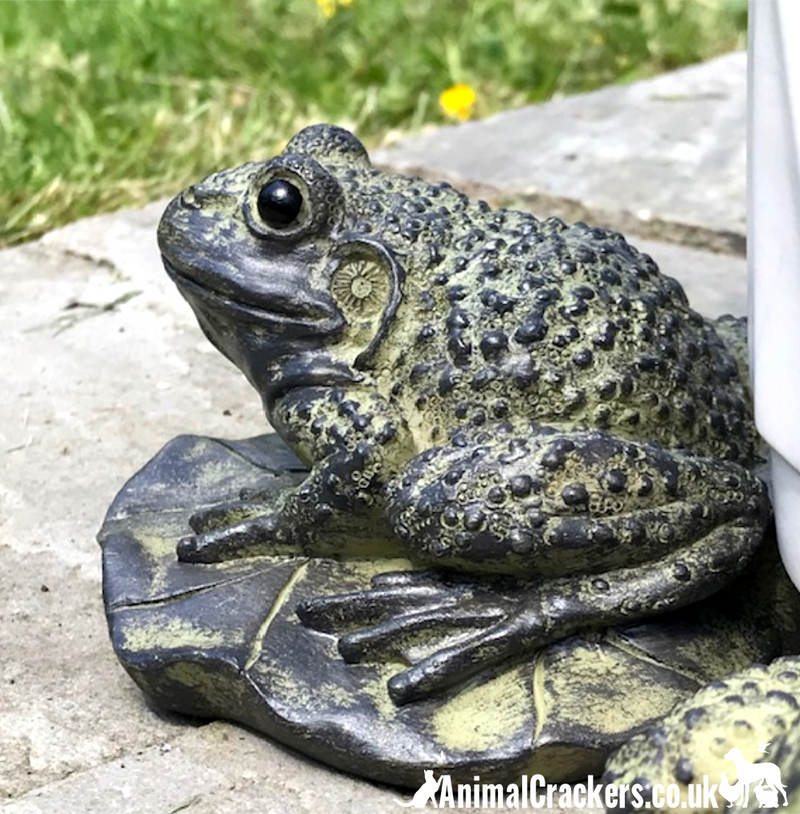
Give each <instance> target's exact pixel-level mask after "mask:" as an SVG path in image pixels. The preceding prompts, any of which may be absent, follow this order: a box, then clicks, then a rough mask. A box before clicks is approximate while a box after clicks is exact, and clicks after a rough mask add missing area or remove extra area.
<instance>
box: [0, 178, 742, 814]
mask: <svg viewBox="0 0 800 814" xmlns="http://www.w3.org/2000/svg"><path fill="white" fill-rule="evenodd" d="M687 189H688V185H685V184H684V185H681V191H682V192H685V191H686V190H687ZM689 194H690V196H691V190H689ZM675 195H676V196H677V195H678V192H675ZM163 205H164V202H158V203H155V204H152V205H151V206H149V207H146V208H145V209H143V210H140V211H135V212H134V211H127V212H121V213H117V214H115V215H107V216H100V217H97V218H91V219H87V220H84V221H80V222H78V223H75V224H72V225H71V226H69V227H66V228H64V229H61V230H59V231H56V232H53V233H51V234H50V235H48V236H46V237H45V238H43V239H42V240H40V241H37V242H35V243H30V244H27V245H24V246H20V247H17V248H13V249H8V250H5V251H2V252H0V326H2V327H1V328H0V331H1V332H2V342H0V381H3V382H4V384H5V388H4V391H5V396H4V398H3V399H2V400H0V549H1V550H2V556H3V559H4V568H3V569H0V652H2V653H3V658H2V660H1V661H0V800H5V801H6V802H7V804H6V806H5V808H3V809H2V811H3V812H8V814H30V813H31V812H51V811H53V812H55V811H56V810H57V811H58V812H59V814H92V813H93V812H95V811H97V812H100V811H103V812H117V811H119V812H126V814H127V813H128V812H129V813H130V814H138V812H140V811H141V812H145V811H146V812H148V814H161V813H162V812H163V814H168V813H169V812H175V811H178V810H188V811H191V812H219V811H229V810H230V811H233V810H235V811H239V812H249V811H252V812H256V811H259V812H262V811H270V812H277V813H278V814H282V812H291V814H294V812H312V811H323V810H324V811H330V812H337V811H343V812H344V811H348V812H349V811H354V812H358V811H364V812H380V811H396V810H397V808H396V806H395V804H394V802H393V801H392V798H393V797H394V796H398V792H396V791H392V790H388V789H385V788H380V787H377V786H374V785H372V784H370V783H367V782H364V781H361V780H357V779H354V778H350V777H347V776H344V775H341V774H339V773H336V772H332V771H330V770H328V769H326V768H324V767H321V766H319V765H317V764H315V763H313V762H312V761H309V760H306V759H305V758H303V757H301V756H299V755H296V754H294V753H292V752H290V751H289V750H286V749H284V748H283V747H281V746H279V745H276V744H272V743H270V742H268V741H266V740H265V739H263V738H261V737H258V736H256V735H253V734H251V733H248V732H246V731H245V730H243V729H240V728H237V727H235V726H232V725H229V724H224V723H214V724H210V725H204V726H198V725H197V722H192V721H188V720H186V719H183V718H180V717H178V716H169V715H164V714H161V713H158V712H157V711H154V710H152V709H149V708H148V706H147V704H146V703H145V701H144V699H143V698H142V696H141V694H140V693H139V691H138V690H137V689H136V687H135V686H134V685H133V683H132V682H131V681H130V679H129V678H128V677H127V676H126V675H125V673H124V671H123V670H122V669H121V667H119V665H118V664H117V662H116V659H115V657H114V655H113V652H112V650H111V646H110V644H109V642H108V639H107V634H106V629H105V622H104V618H103V608H102V601H101V596H100V590H101V585H100V555H99V554H100V553H99V549H98V546H97V544H96V542H95V539H94V538H95V534H96V532H97V530H98V528H99V526H100V523H101V521H102V518H103V514H104V512H105V510H106V507H107V506H108V504H109V503H110V501H111V499H112V498H113V496H114V494H115V493H116V492H117V491H118V489H119V488H120V486H121V485H122V484H123V482H124V481H125V480H126V479H127V478H128V477H129V476H130V475H132V474H133V473H134V472H135V471H136V470H137V469H138V468H139V467H141V466H142V465H143V464H144V463H145V462H146V461H147V460H148V459H149V458H150V457H152V455H154V454H155V452H157V451H158V450H159V449H160V448H161V447H162V446H163V445H164V443H166V442H167V441H168V440H169V439H171V438H173V437H174V436H176V435H179V434H181V433H196V434H204V435H218V436H222V437H229V438H242V437H247V436H250V435H256V434H258V433H260V432H263V430H264V421H263V417H262V415H261V407H260V403H259V399H258V397H257V396H256V394H255V393H254V392H253V391H252V390H251V388H250V386H249V385H248V384H247V383H246V382H245V380H244V378H243V377H242V376H241V374H240V373H239V372H238V371H237V370H236V369H235V368H233V366H231V365H230V364H229V363H228V362H226V361H225V360H224V359H223V358H222V357H221V356H220V355H219V354H218V353H217V352H216V351H214V350H213V349H212V348H211V346H210V344H209V343H208V342H207V340H206V339H205V338H204V337H203V336H202V334H201V333H200V330H199V328H198V327H197V325H196V322H195V320H194V317H193V315H192V313H191V311H190V309H189V307H188V306H187V305H186V303H185V302H184V301H183V300H182V298H181V297H180V296H179V295H178V293H177V291H176V290H175V289H174V287H173V285H172V283H171V282H170V281H169V280H168V279H167V277H166V275H165V274H164V272H163V271H162V268H161V264H160V261H159V258H158V252H157V248H156V245H155V227H156V223H157V220H158V217H159V215H160V213H161V211H162V209H163ZM539 213H540V214H547V212H546V210H541V211H540V212H539ZM629 239H630V240H631V242H633V243H634V244H635V245H638V246H639V247H640V248H642V249H643V250H644V251H647V252H648V253H650V254H651V255H652V256H653V257H654V258H655V259H656V260H657V261H658V262H659V264H660V265H661V266H662V268H663V270H664V271H666V272H667V273H670V274H673V275H674V276H676V277H678V278H679V279H680V280H681V281H682V282H683V283H684V284H685V286H686V288H687V290H688V291H689V294H690V300H691V301H692V304H693V305H694V306H695V307H696V308H697V309H698V310H700V311H703V312H705V313H707V314H709V315H716V314H720V313H724V312H732V313H741V312H743V311H744V308H745V269H744V261H743V260H742V259H741V258H740V257H736V256H731V255H726V254H712V253H709V252H707V251H699V250H697V249H692V248H687V247H685V246H679V245H672V244H668V243H663V242H656V241H652V240H649V239H638V238H635V237H634V236H632V235H629ZM400 796H401V797H402V798H403V799H406V800H407V799H408V796H407V795H400Z"/></svg>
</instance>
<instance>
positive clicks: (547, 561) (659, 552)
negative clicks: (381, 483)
mask: <svg viewBox="0 0 800 814" xmlns="http://www.w3.org/2000/svg"><path fill="white" fill-rule="evenodd" d="M387 492H388V495H389V498H388V515H389V518H390V523H391V525H392V527H393V529H394V531H395V533H396V534H397V535H398V536H399V537H401V539H403V540H404V542H405V545H406V547H407V549H408V550H409V551H410V553H411V554H412V556H416V557H417V558H418V559H420V560H423V561H425V562H427V563H430V564H432V565H436V566H438V567H439V568H451V569H452V568H456V569H459V570H461V571H480V570H483V571H484V572H493V571H494V572H499V573H506V574H516V575H518V576H519V577H520V578H521V583H520V584H521V586H522V590H520V591H518V592H517V593H516V595H513V594H509V593H507V592H506V593H505V594H502V593H498V594H497V597H496V600H495V602H494V606H493V605H492V601H491V599H487V597H485V596H483V597H481V599H480V611H481V614H482V616H479V617H478V618H475V619H474V620H472V621H471V623H470V624H468V625H466V627H470V628H472V629H473V632H470V633H467V634H466V635H465V636H463V637H462V638H461V639H459V640H457V641H456V642H455V643H453V644H451V645H449V646H446V647H444V648H442V649H440V650H438V651H436V652H434V653H433V654H432V655H430V656H428V657H427V658H424V659H423V660H421V661H419V662H418V663H416V664H412V665H410V666H409V669H408V670H407V671H405V672H404V673H401V674H399V675H397V676H395V677H393V678H392V679H391V681H390V683H389V691H390V694H391V696H392V698H393V699H394V700H395V701H396V702H397V703H406V702H408V701H411V700H415V699H417V698H421V697H424V696H426V695H430V694H432V693H435V692H438V691H441V690H442V689H444V688H446V687H449V686H452V685H453V684H455V683H457V682H459V681H461V680H463V679H465V678H468V677H469V676H471V675H473V674H475V673H476V672H478V671H480V670H482V669H484V668H486V667H489V666H492V665H497V664H501V663H504V662H506V661H508V660H510V659H513V658H515V657H519V656H520V655H525V654H530V653H532V652H535V651H536V650H537V649H539V648H541V647H542V646H544V645H546V644H548V643H550V642H553V641H555V640H558V639H561V638H564V637H566V636H568V635H570V634H572V633H574V632H575V631H577V630H580V629H584V628H592V627H594V628H596V627H604V626H607V625H613V624H619V623H624V622H632V621H636V620H638V619H641V618H644V617H647V616H651V615H653V614H656V613H661V612H665V611H668V610H673V609H676V608H679V607H682V606H685V605H687V604H689V603H692V602H695V601H698V600H700V599H703V598H705V597H707V596H709V595H711V594H712V593H714V592H716V591H717V590H719V589H720V588H722V587H723V586H725V585H726V584H728V583H729V582H731V581H732V580H733V579H734V578H735V577H736V576H737V575H739V574H740V573H741V572H742V571H743V569H744V568H745V566H746V565H747V563H748V562H749V561H750V559H751V557H752V555H753V553H754V552H755V550H756V548H757V547H758V545H759V543H760V541H761V538H762V535H763V530H764V527H765V525H766V522H767V518H768V516H769V504H768V501H767V497H766V490H765V488H764V486H763V484H762V483H761V482H760V481H759V480H758V479H757V478H756V477H754V476H753V475H752V474H751V473H750V472H749V471H748V470H747V469H745V468H743V467H741V466H738V465H737V464H733V463H730V462H725V461H720V460H717V459H711V458H702V457H699V456H695V455H692V454H690V453H688V452H685V451H672V450H665V449H662V448H661V447H658V446H657V445H654V444H641V443H636V442H633V441H625V440H622V439H619V438H617V437H614V436H613V435H611V434H609V433H605V432H599V431H597V432H574V433H563V432H558V431H554V430H543V431H542V432H541V433H540V434H539V436H538V437H533V438H524V437H523V436H520V437H517V438H508V437H505V438H503V437H495V438H493V439H492V440H489V441H487V442H486V443H483V444H481V445H479V446H464V447H456V446H451V447H444V448H441V449H438V450H433V451H430V452H427V453H424V454H423V455H422V456H420V457H419V458H417V459H415V460H414V461H412V462H411V463H410V464H409V465H408V466H407V467H406V469H405V470H404V472H403V473H401V475H400V476H399V477H398V478H397V479H396V480H395V481H394V482H393V483H392V484H391V485H390V487H389V488H388V490H387ZM364 593H365V594H367V595H369V594H371V593H372V592H371V591H366V592H364ZM438 594H439V596H438V597H437V599H436V601H435V602H434V603H433V604H432V605H431V604H430V600H429V599H425V600H424V601H422V604H420V602H421V600H418V599H416V598H411V601H410V603H409V606H406V607H404V608H402V607H401V608H399V610H398V612H397V613H396V614H395V615H393V616H392V615H389V616H388V617H387V616H386V612H385V608H384V607H383V605H384V604H385V601H389V600H388V599H385V600H384V599H378V601H376V602H374V603H373V604H372V607H373V609H374V610H375V611H376V613H377V619H376V621H377V624H372V625H369V624H367V625H365V624H364V623H363V620H362V624H361V627H362V628H365V629H362V630H355V631H353V630H351V628H352V625H349V624H347V622H348V621H349V620H348V619H347V618H346V616H347V614H346V613H345V614H344V617H342V614H341V613H340V615H339V624H340V626H341V627H342V628H343V630H344V631H346V632H345V635H343V636H342V638H341V639H340V642H339V648H340V651H341V652H342V655H343V656H344V657H345V659H346V660H348V661H360V660H374V659H380V658H385V657H387V656H388V655H389V654H394V655H395V656H396V655H397V654H396V652H395V651H396V642H397V640H398V637H400V636H408V635H413V634H414V632H415V631H418V630H419V631H424V630H425V625H426V617H427V621H428V622H429V624H428V629H427V631H426V632H425V635H426V636H427V637H428V639H430V637H431V633H432V632H434V633H435V632H437V631H438V632H439V633H440V635H444V634H445V633H447V632H448V630H449V629H450V628H451V626H452V625H451V624H450V623H448V624H443V623H442V621H441V619H442V615H443V613H442V611H443V608H445V607H446V606H447V605H448V604H450V605H451V616H452V619H451V620H450V622H452V624H455V623H456V621H457V619H458V617H460V616H464V617H465V618H467V619H469V614H470V612H471V610H472V607H473V604H474V601H475V600H473V598H472V597H470V596H465V595H464V593H463V591H461V592H460V594H459V595H458V597H457V599H456V598H455V597H454V594H453V588H452V587H450V586H448V585H447V584H445V583H443V584H441V585H440V587H439V591H438ZM355 596H356V595H354V596H353V597H351V601H350V607H353V608H356V607H359V606H369V602H368V601H366V600H362V601H361V602H360V603H359V602H355V601H353V599H354V597H355ZM326 601H329V600H326V599H320V600H314V601H312V602H311V603H307V605H308V606H307V607H302V608H301V609H300V613H301V618H304V619H305V620H307V623H308V624H310V625H311V626H312V627H318V628H321V629H324V628H325V621H324V620H325V616H326V611H327V608H326V605H325V603H326ZM331 601H332V600H331ZM338 603H339V606H340V608H344V607H347V601H346V600H342V598H339V599H338ZM333 606H334V605H333V604H332V605H331V608H333ZM334 627H335V626H334ZM475 628H477V631H475ZM328 629H331V626H330V625H329V626H328Z"/></svg>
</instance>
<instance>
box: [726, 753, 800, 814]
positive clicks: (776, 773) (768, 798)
mask: <svg viewBox="0 0 800 814" xmlns="http://www.w3.org/2000/svg"><path fill="white" fill-rule="evenodd" d="M767 746H769V743H764V741H760V742H759V744H758V751H759V752H761V753H762V754H769V752H767ZM725 760H730V761H733V764H734V766H736V777H737V780H736V783H735V784H734V785H731V784H730V783H729V782H728V778H727V777H726V776H725V775H724V774H723V775H722V780H721V781H720V784H719V792H720V794H721V795H722V796H723V797H724V798H725V799H726V800H727V801H728V808H731V806H733V805H734V803H738V805H740V806H746V805H747V804H748V802H749V801H750V786H751V785H752V784H753V783H756V787H755V788H754V789H753V794H755V797H756V800H758V802H759V804H760V805H761V807H762V808H763V807H764V806H776V805H778V793H780V794H781V795H782V796H783V804H784V805H789V801H788V799H787V798H786V786H784V785H783V783H781V770H780V767H779V766H777V765H776V764H774V763H751V762H750V761H749V760H745V757H744V755H743V754H742V750H741V749H739V748H738V747H736V746H734V747H733V749H731V750H729V751H728V753H727V754H726V755H725Z"/></svg>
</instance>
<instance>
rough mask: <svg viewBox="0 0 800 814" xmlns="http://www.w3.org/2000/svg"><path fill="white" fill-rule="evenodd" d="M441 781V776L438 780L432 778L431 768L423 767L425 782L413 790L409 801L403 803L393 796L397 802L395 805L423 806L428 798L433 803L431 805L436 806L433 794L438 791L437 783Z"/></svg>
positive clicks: (406, 806) (404, 806) (405, 806)
mask: <svg viewBox="0 0 800 814" xmlns="http://www.w3.org/2000/svg"><path fill="white" fill-rule="evenodd" d="M441 782H442V778H441V777H440V778H439V779H438V780H434V779H433V769H425V782H424V783H423V784H422V785H421V786H420V787H419V788H418V789H417V790H416V791H415V792H414V796H413V797H412V798H411V802H410V803H403V802H401V801H400V800H398V799H397V798H396V797H395V798H394V801H395V803H397V805H399V806H403V808H410V807H411V806H414V808H425V806H426V805H427V803H428V800H430V801H431V802H432V803H433V807H434V808H436V807H437V806H436V799H435V796H434V795H435V794H436V792H437V791H438V789H439V784H440V783H441Z"/></svg>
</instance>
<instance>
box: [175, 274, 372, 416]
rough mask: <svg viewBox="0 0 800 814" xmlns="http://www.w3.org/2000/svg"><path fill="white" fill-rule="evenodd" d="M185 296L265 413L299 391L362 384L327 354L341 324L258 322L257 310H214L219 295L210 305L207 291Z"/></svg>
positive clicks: (263, 317)
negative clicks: (262, 406) (290, 392)
mask: <svg viewBox="0 0 800 814" xmlns="http://www.w3.org/2000/svg"><path fill="white" fill-rule="evenodd" d="M192 285H193V287H194V288H200V287H199V286H197V285H196V284H192ZM181 293H182V294H183V295H184V297H185V298H186V300H187V302H188V303H189V305H191V307H192V310H193V311H194V313H195V316H196V317H197V322H198V324H199V325H200V328H201V329H202V331H203V333H204V334H205V335H206V337H207V338H208V339H209V341H210V342H211V343H212V344H213V345H214V346H215V347H216V348H217V350H219V351H220V352H221V353H222V354H223V355H224V356H226V357H227V358H228V359H230V361H231V362H233V363H234V364H235V365H236V367H238V368H239V370H241V371H242V373H244V375H245V376H246V377H247V379H248V381H249V382H250V383H251V384H252V385H253V386H254V387H255V388H256V390H257V391H258V392H259V394H260V395H261V398H262V400H263V401H264V405H265V407H266V408H267V410H269V409H270V406H271V405H272V404H274V403H275V402H276V401H277V400H278V399H280V398H282V397H283V396H284V395H285V394H286V393H287V392H288V391H289V390H293V389H295V388H297V387H334V386H343V385H347V384H351V383H353V382H357V381H360V380H361V378H362V374H360V373H358V372H357V371H355V370H354V369H353V368H352V367H351V366H350V365H349V364H347V363H346V362H344V361H342V360H338V359H335V358H334V357H332V356H331V355H330V354H329V352H328V351H327V346H328V343H329V342H330V341H331V340H332V339H333V338H335V337H336V336H337V335H338V334H339V333H341V326H342V325H343V320H342V321H339V320H335V319H331V320H327V321H322V322H312V321H310V320H308V321H301V320H298V319H292V320H289V319H286V320H283V319H281V320H280V321H277V320H271V315H269V314H266V315H265V314H264V313H261V312H259V314H258V317H259V318H254V319H248V318H247V317H249V316H251V315H252V311H253V310H254V309H251V308H250V306H248V305H242V304H234V305H233V307H228V304H227V303H225V304H224V307H216V306H217V305H218V303H217V302H216V297H217V295H214V294H211V295H210V296H211V297H213V298H214V302H213V303H211V302H210V300H209V294H208V292H206V291H205V290H202V293H197V294H195V292H190V291H189V290H188V289H184V288H181Z"/></svg>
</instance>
